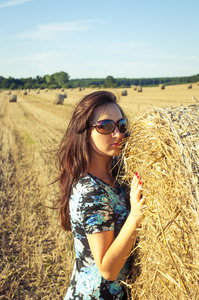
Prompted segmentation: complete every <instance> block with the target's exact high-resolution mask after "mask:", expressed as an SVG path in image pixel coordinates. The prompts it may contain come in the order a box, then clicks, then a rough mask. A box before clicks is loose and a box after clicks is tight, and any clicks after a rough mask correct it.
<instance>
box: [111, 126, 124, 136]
mask: <svg viewBox="0 0 199 300" xmlns="http://www.w3.org/2000/svg"><path fill="white" fill-rule="evenodd" d="M112 135H113V136H115V135H122V133H121V132H120V131H119V129H118V127H117V126H116V127H115V130H114V131H113V133H112Z"/></svg>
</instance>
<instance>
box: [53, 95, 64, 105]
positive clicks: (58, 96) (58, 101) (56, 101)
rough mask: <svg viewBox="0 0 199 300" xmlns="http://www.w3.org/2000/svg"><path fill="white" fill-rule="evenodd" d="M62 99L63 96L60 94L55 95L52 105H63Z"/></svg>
mask: <svg viewBox="0 0 199 300" xmlns="http://www.w3.org/2000/svg"><path fill="white" fill-rule="evenodd" d="M64 99H65V96H64V95H62V94H56V95H55V100H54V102H53V104H55V105H58V104H60V105H63V103H64Z"/></svg>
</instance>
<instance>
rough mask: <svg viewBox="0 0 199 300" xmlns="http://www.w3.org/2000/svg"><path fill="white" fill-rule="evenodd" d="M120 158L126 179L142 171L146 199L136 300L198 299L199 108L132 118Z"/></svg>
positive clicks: (166, 110) (154, 110)
mask: <svg viewBox="0 0 199 300" xmlns="http://www.w3.org/2000/svg"><path fill="white" fill-rule="evenodd" d="M122 155H123V158H124V161H125V165H126V167H125V169H126V171H125V177H124V178H125V180H126V181H127V183H128V184H129V185H130V182H131V179H132V177H133V175H134V173H135V172H136V171H137V172H139V174H141V178H142V181H143V196H145V195H146V206H145V208H144V212H143V213H144V216H143V220H142V222H141V226H140V229H139V233H138V240H139V242H138V246H137V248H136V250H134V251H133V253H134V255H135V263H134V265H133V268H132V270H133V271H132V272H133V279H132V280H131V281H129V282H127V284H128V285H129V286H130V287H131V292H132V299H142V300H150V299H161V300H164V299H180V300H181V299H199V105H198V104H196V105H190V106H179V107H165V108H152V109H150V110H149V111H148V112H146V113H145V114H144V115H143V116H141V117H139V118H136V119H134V120H133V123H132V125H131V128H130V137H129V138H128V140H127V142H126V144H125V146H124V149H123V153H122Z"/></svg>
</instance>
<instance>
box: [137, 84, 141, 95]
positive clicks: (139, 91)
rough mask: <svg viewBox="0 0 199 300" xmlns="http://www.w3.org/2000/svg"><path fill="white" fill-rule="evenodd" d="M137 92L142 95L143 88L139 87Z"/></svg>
mask: <svg viewBox="0 0 199 300" xmlns="http://www.w3.org/2000/svg"><path fill="white" fill-rule="evenodd" d="M137 92H138V93H141V92H142V87H141V86H140V85H139V86H138V87H137Z"/></svg>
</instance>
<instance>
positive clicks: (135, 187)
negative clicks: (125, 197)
mask: <svg viewBox="0 0 199 300" xmlns="http://www.w3.org/2000/svg"><path fill="white" fill-rule="evenodd" d="M141 193H142V181H141V178H140V176H139V175H138V173H137V172H136V173H135V175H134V177H133V180H132V182H131V191H130V203H131V211H130V215H131V216H132V217H133V218H134V219H135V221H136V222H138V223H139V221H140V220H141V218H142V208H143V205H144V203H145V199H144V198H142V195H141Z"/></svg>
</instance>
